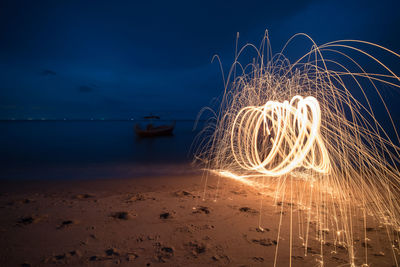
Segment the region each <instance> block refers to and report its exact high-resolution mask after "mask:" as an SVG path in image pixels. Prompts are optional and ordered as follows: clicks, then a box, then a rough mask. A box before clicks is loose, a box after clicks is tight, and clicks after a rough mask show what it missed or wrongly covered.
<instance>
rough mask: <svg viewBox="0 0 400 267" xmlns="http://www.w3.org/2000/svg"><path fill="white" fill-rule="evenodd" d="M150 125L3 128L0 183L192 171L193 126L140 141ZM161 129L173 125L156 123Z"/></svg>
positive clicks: (182, 124)
mask: <svg viewBox="0 0 400 267" xmlns="http://www.w3.org/2000/svg"><path fill="white" fill-rule="evenodd" d="M136 123H140V124H142V126H145V125H146V123H148V122H147V121H3V122H0V149H1V151H0V152H1V153H0V179H12V180H14V179H74V178H78V179H85V178H115V177H137V176H143V175H159V174H173V173H180V172H185V171H188V169H189V168H190V167H188V166H189V163H190V162H191V161H192V160H193V153H192V151H191V149H190V148H191V145H192V143H193V140H194V138H195V136H196V134H198V132H199V130H198V129H197V130H193V126H194V121H189V120H187V121H176V125H175V129H174V133H173V135H172V136H163V137H157V138H139V137H137V136H136V134H135V131H134V126H135V124H136ZM157 123H158V124H169V123H171V122H168V121H158V122H157Z"/></svg>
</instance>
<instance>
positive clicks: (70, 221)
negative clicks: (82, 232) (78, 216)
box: [57, 220, 77, 229]
mask: <svg viewBox="0 0 400 267" xmlns="http://www.w3.org/2000/svg"><path fill="white" fill-rule="evenodd" d="M74 224H77V221H73V220H66V221H63V222H62V223H61V224H60V225H59V226H58V227H57V229H64V228H66V227H69V226H72V225H74Z"/></svg>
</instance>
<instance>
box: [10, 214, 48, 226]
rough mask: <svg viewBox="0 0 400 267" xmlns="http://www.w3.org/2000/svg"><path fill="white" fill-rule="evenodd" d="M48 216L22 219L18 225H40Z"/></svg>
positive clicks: (30, 216) (24, 217) (33, 216)
mask: <svg viewBox="0 0 400 267" xmlns="http://www.w3.org/2000/svg"><path fill="white" fill-rule="evenodd" d="M46 217H47V216H36V215H29V216H23V217H20V218H19V219H18V221H17V225H20V226H21V225H29V224H33V223H38V222H40V221H42V220H43V219H45V218H46Z"/></svg>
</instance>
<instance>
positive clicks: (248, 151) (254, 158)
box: [230, 95, 330, 176]
mask: <svg viewBox="0 0 400 267" xmlns="http://www.w3.org/2000/svg"><path fill="white" fill-rule="evenodd" d="M320 124H321V110H320V108H319V104H318V101H317V100H316V99H315V98H314V97H312V96H309V97H306V98H304V99H303V97H301V96H298V95H297V96H294V97H293V98H292V99H291V100H290V102H288V101H284V102H283V103H280V102H276V101H268V102H267V103H266V104H265V105H264V106H262V107H254V106H250V107H245V108H243V109H241V110H240V111H239V113H238V114H237V116H236V118H235V120H234V122H233V126H232V131H231V137H230V139H231V149H232V154H233V157H234V158H235V161H236V162H237V163H238V164H239V166H241V167H242V168H243V169H245V170H248V171H256V172H259V173H260V174H263V175H267V176H278V175H284V174H287V173H289V172H290V171H292V170H293V169H295V168H298V167H305V168H306V169H312V170H314V171H316V172H319V173H328V172H329V167H330V163H329V157H328V153H327V151H326V148H325V145H324V143H323V141H322V139H321V136H320V131H319V127H320ZM261 156H263V157H261Z"/></svg>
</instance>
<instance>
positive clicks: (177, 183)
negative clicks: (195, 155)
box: [0, 174, 395, 266]
mask: <svg viewBox="0 0 400 267" xmlns="http://www.w3.org/2000/svg"><path fill="white" fill-rule="evenodd" d="M218 180H219V179H218V178H217V177H214V176H210V177H209V179H208V182H207V184H205V183H204V180H203V179H202V176H201V174H196V175H190V176H188V175H182V176H175V177H168V176H158V177H143V178H134V179H107V180H101V179H97V180H74V181H20V182H6V181H2V182H0V185H1V187H0V188H1V189H0V211H1V216H0V236H1V238H0V266H52V265H54V264H57V265H66V266H115V265H120V266H273V265H274V260H275V252H276V250H277V251H278V257H277V262H276V263H277V266H289V263H290V259H291V262H292V266H317V265H318V264H319V263H320V262H321V260H323V262H324V265H325V266H348V262H349V259H348V253H347V251H346V249H345V248H343V247H340V246H333V244H332V243H329V242H326V243H325V244H324V245H323V246H322V247H323V250H324V257H323V258H321V256H320V254H321V253H320V251H321V245H320V243H319V242H318V241H316V240H315V236H316V233H315V227H314V226H313V225H311V226H310V237H314V238H310V241H309V243H308V247H307V249H306V250H307V256H306V255H305V248H304V246H303V245H302V244H301V240H299V238H298V236H297V235H296V233H297V230H295V229H298V225H299V224H300V220H302V219H301V218H302V217H299V216H297V212H298V211H297V209H296V205H295V204H290V203H286V204H285V205H283V203H276V202H275V201H274V200H273V199H272V198H271V197H268V196H261V195H260V194H259V193H258V192H257V191H256V190H255V189H253V188H251V187H249V186H247V185H244V184H241V183H239V182H238V181H234V180H230V179H227V178H221V179H220V180H219V183H218ZM217 185H218V186H217ZM204 189H205V191H204ZM203 194H204V200H203ZM261 199H263V206H262V207H260V200H261ZM274 203H275V204H274ZM288 204H290V205H288ZM260 211H261V214H262V217H261V226H262V228H263V229H264V231H261V230H260V229H259V228H258V226H259V220H260V216H259V215H260ZM291 211H292V212H293V213H292V214H293V217H292V225H293V227H292V229H293V250H292V254H290V250H289V247H290V246H289V242H290V219H289V218H290V212H291ZM281 218H282V224H281V228H280V238H279V240H278V231H279V222H280V220H281ZM354 220H359V221H360V225H362V222H361V220H360V219H359V218H354ZM364 229H365V228H364ZM367 231H368V232H371V235H372V236H373V238H371V241H370V243H368V244H367V245H365V243H364V246H363V242H362V241H361V238H360V237H359V236H361V234H360V235H358V234H357V233H355V234H354V236H355V238H354V241H355V243H356V244H355V247H356V248H357V249H358V250H357V254H356V262H357V263H359V264H361V263H363V261H364V258H365V257H364V254H363V253H364V251H365V250H367V251H368V263H369V264H370V266H393V265H395V263H394V260H393V253H392V250H391V248H390V245H389V244H387V242H385V240H386V239H387V233H386V230H385V229H384V228H382V227H379V226H377V225H368V229H367ZM326 234H327V235H328V236H329V235H332V233H326ZM385 237H386V239H385ZM277 246H278V248H277ZM365 246H367V247H366V248H365Z"/></svg>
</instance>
